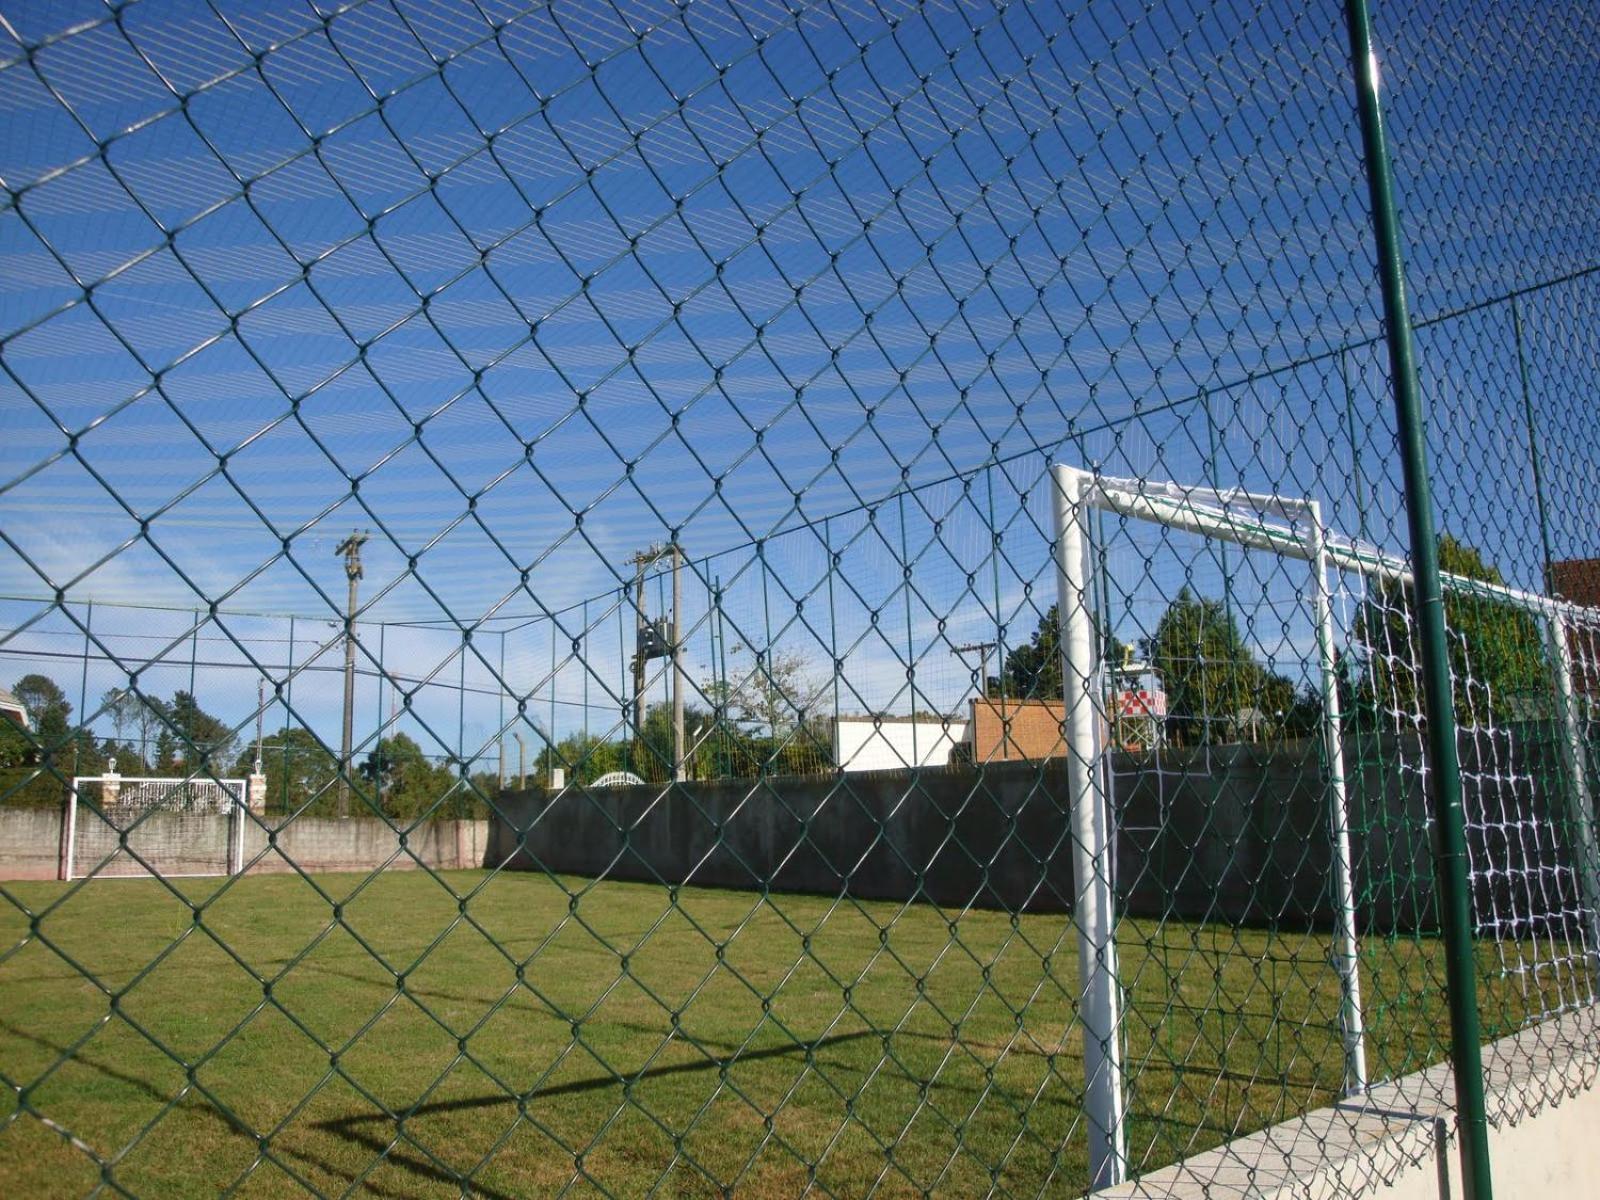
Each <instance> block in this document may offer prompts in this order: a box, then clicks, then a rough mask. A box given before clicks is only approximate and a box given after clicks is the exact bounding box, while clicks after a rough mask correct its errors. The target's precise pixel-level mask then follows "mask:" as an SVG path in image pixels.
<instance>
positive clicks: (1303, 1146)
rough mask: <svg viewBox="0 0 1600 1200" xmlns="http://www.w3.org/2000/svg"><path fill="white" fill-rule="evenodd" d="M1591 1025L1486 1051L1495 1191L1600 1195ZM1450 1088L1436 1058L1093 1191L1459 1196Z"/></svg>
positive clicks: (1274, 1198)
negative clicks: (1347, 1096) (1360, 1092)
mask: <svg viewBox="0 0 1600 1200" xmlns="http://www.w3.org/2000/svg"><path fill="white" fill-rule="evenodd" d="M1597 1022H1600V1009H1596V1008H1593V1007H1591V1008H1586V1009H1578V1010H1575V1011H1573V1012H1569V1013H1565V1014H1563V1015H1562V1016H1560V1017H1557V1018H1554V1019H1552V1020H1549V1021H1545V1022H1543V1023H1541V1024H1538V1025H1534V1026H1531V1027H1530V1028H1528V1029H1525V1030H1523V1031H1522V1032H1521V1033H1518V1034H1514V1035H1512V1036H1511V1037H1507V1038H1503V1039H1501V1040H1500V1041H1498V1042H1492V1043H1490V1044H1489V1045H1488V1046H1486V1047H1485V1048H1484V1052H1483V1060H1484V1063H1485V1069H1484V1076H1485V1078H1484V1090H1485V1092H1486V1102H1487V1105H1486V1106H1487V1110H1488V1115H1489V1124H1490V1128H1489V1161H1490V1174H1491V1176H1492V1182H1493V1186H1494V1194H1495V1196H1496V1197H1497V1200H1590V1198H1591V1197H1593V1196H1595V1195H1596V1194H1600V1138H1596V1137H1595V1136H1594V1131H1595V1130H1596V1129H1597V1128H1600V1087H1597V1086H1596V1084H1597V1083H1600V1027H1597ZM1454 1095H1455V1083H1454V1077H1453V1076H1452V1075H1451V1072H1450V1068H1449V1066H1448V1065H1441V1066H1437V1067H1432V1068H1430V1069H1428V1070H1426V1071H1422V1072H1419V1073H1417V1074H1415V1075H1408V1076H1405V1077H1404V1078H1402V1079H1398V1080H1395V1081H1394V1082H1393V1083H1386V1084H1381V1085H1379V1086H1378V1087H1375V1088H1373V1089H1372V1091H1371V1092H1370V1093H1369V1094H1368V1095H1366V1096H1365V1097H1361V1098H1358V1099H1351V1100H1346V1101H1344V1102H1342V1103H1340V1104H1336V1105H1333V1106H1331V1107H1329V1108H1324V1109H1318V1110H1317V1111H1315V1112H1311V1113H1308V1114H1306V1115H1305V1116H1303V1117H1297V1118H1295V1119H1293V1120H1291V1121H1286V1122H1284V1123H1283V1124H1281V1125H1274V1126H1271V1127H1269V1128H1267V1129H1263V1130H1262V1131H1260V1132H1259V1133H1253V1134H1251V1135H1249V1136H1248V1137H1242V1138H1236V1139H1234V1140H1233V1141H1231V1142H1228V1143H1226V1144H1224V1145H1222V1146H1219V1147H1217V1148H1216V1149H1215V1150H1208V1151H1206V1152H1205V1153H1203V1154H1198V1155H1196V1156H1194V1157H1193V1158H1190V1159H1187V1160H1185V1161H1183V1162H1180V1163H1175V1164H1174V1165H1172V1166H1170V1167H1164V1168H1162V1169H1161V1170H1159V1171H1153V1172H1151V1173H1149V1174H1148V1175H1145V1176H1143V1177H1142V1178H1140V1179H1136V1180H1132V1181H1130V1182H1128V1183H1125V1184H1120V1185H1118V1186H1117V1187H1114V1188H1108V1189H1106V1190H1104V1191H1100V1192H1096V1193H1094V1194H1095V1196H1096V1197H1097V1198H1103V1200H1136V1198H1137V1200H1146V1198H1149V1200H1154V1198H1155V1197H1162V1198H1163V1200H1214V1198H1215V1197H1219V1196H1228V1197H1252V1198H1254V1200H1307V1198H1309V1197H1328V1198H1329V1200H1332V1198H1333V1197H1339V1198H1340V1200H1359V1198H1360V1197H1364V1196H1373V1197H1374V1198H1377V1197H1381V1198H1382V1200H1460V1197H1461V1196H1462V1195H1463V1194H1464V1193H1463V1190H1462V1178H1461V1155H1460V1151H1461V1146H1460V1139H1459V1138H1458V1136H1457V1132H1456V1125H1455V1114H1454V1112H1453V1110H1452V1101H1453V1100H1454Z"/></svg>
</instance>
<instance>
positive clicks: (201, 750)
mask: <svg viewBox="0 0 1600 1200" xmlns="http://www.w3.org/2000/svg"><path fill="white" fill-rule="evenodd" d="M163 716H164V717H165V720H164V721H163V722H162V729H161V732H160V733H158V734H157V735H156V765H157V767H158V768H159V769H160V770H162V771H171V770H175V769H176V768H177V767H178V766H179V764H182V767H183V769H184V771H185V772H194V773H197V774H202V773H215V774H219V775H220V774H222V773H223V772H224V771H225V770H226V769H227V764H228V763H229V762H231V761H232V759H233V753H234V749H235V748H236V747H237V745H238V742H239V739H238V737H237V736H235V734H234V732H233V730H232V729H231V728H229V726H228V723H227V722H226V721H224V720H223V719H222V718H221V717H216V716H213V715H212V714H210V713H208V712H206V710H205V709H203V708H201V707H200V704H199V702H198V701H197V700H196V699H195V698H194V696H193V695H192V694H190V693H189V692H184V691H178V692H174V693H173V695H172V702H171V703H170V704H168V705H166V707H165V711H164V713H163Z"/></svg>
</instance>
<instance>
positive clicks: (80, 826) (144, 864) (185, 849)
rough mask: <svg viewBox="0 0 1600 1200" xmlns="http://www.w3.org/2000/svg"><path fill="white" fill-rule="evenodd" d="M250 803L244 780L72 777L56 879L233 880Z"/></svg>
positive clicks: (241, 853)
mask: <svg viewBox="0 0 1600 1200" xmlns="http://www.w3.org/2000/svg"><path fill="white" fill-rule="evenodd" d="M248 797H249V787H248V784H247V782H246V781H245V780H243V779H210V778H203V779H202V778H176V777H174V778H159V777H152V776H132V775H80V776H77V777H76V778H74V779H73V781H72V789H71V791H70V793H69V794H68V796H67V812H66V821H65V822H64V823H63V833H62V849H61V878H62V879H77V878H82V877H86V876H91V875H92V876H94V877H95V878H107V877H118V876H140V875H145V876H148V875H160V876H161V877H162V878H164V879H173V878H181V877H184V876H198V875H237V874H238V873H239V871H240V870H242V869H243V864H244V827H245V823H246V821H247V820H248V818H247V817H246V815H245V811H246V808H247V806H248Z"/></svg>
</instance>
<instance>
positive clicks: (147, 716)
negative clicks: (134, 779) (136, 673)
mask: <svg viewBox="0 0 1600 1200" xmlns="http://www.w3.org/2000/svg"><path fill="white" fill-rule="evenodd" d="M100 704H101V707H102V708H104V709H105V711H106V713H107V715H109V716H110V718H111V728H112V731H113V741H114V742H115V743H116V745H117V747H118V752H119V753H124V754H128V755H131V756H133V758H134V759H135V760H136V761H137V764H138V767H139V769H141V770H145V769H149V765H150V763H151V760H152V757H153V756H152V751H153V750H154V747H155V740H156V737H157V735H158V734H159V733H160V731H161V730H162V729H164V728H165V725H164V722H163V717H165V716H166V715H167V713H168V706H167V703H166V701H164V700H161V699H160V698H158V697H156V696H145V695H141V694H140V693H138V692H136V691H134V690H133V689H132V688H112V689H111V690H110V691H108V692H106V693H105V694H104V695H102V696H101V697H100ZM125 734H126V735H129V736H126V737H125V736H124V735H125ZM127 765H130V766H131V765H134V764H127ZM123 773H124V774H127V771H126V770H124V772H123Z"/></svg>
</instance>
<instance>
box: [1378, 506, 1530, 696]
mask: <svg viewBox="0 0 1600 1200" xmlns="http://www.w3.org/2000/svg"><path fill="white" fill-rule="evenodd" d="M1439 568H1440V570H1442V571H1444V572H1445V573H1447V574H1450V575H1455V576H1458V577H1460V578H1462V579H1469V580H1478V581H1480V582H1483V583H1492V584H1503V583H1504V582H1505V580H1504V577H1503V576H1502V575H1501V574H1500V572H1499V570H1498V569H1497V568H1495V567H1494V566H1493V565H1491V564H1490V563H1488V562H1486V561H1485V560H1484V558H1483V555H1482V554H1481V553H1480V552H1479V551H1477V550H1475V549H1474V548H1473V547H1471V546H1469V545H1467V544H1466V543H1464V542H1461V541H1458V540H1457V539H1456V538H1454V537H1452V536H1450V535H1449V534H1444V535H1442V536H1441V537H1440V538H1439ZM1444 620H1445V631H1446V636H1447V638H1448V641H1449V657H1450V678H1451V690H1452V693H1453V695H1454V698H1455V710H1456V720H1457V721H1458V722H1459V723H1460V724H1462V725H1481V724H1488V723H1491V722H1495V721H1505V720H1507V719H1511V718H1515V717H1518V716H1525V715H1528V714H1529V713H1530V712H1535V711H1538V710H1540V709H1542V708H1544V707H1547V702H1548V698H1549V697H1550V696H1551V694H1552V692H1551V689H1552V680H1551V676H1550V669H1549V666H1548V664H1547V663H1546V661H1545V651H1544V639H1543V638H1542V637H1541V636H1540V629H1539V622H1538V619H1537V618H1536V617H1535V616H1534V615H1533V614H1532V613H1530V612H1528V611H1527V610H1526V609H1524V608H1521V607H1519V606H1517V605H1515V604H1510V603H1508V602H1506V601H1504V600H1499V599H1496V598H1494V597H1492V596H1481V595H1474V594H1472V593H1470V592H1467V591H1464V590H1463V589H1461V588H1452V587H1450V586H1449V585H1448V584H1447V585H1446V587H1445V591H1444ZM1355 640H1356V642H1357V644H1358V646H1359V648H1360V650H1361V652H1362V653H1363V655H1364V658H1365V661H1366V665H1367V672H1366V678H1365V679H1364V680H1363V682H1362V684H1361V686H1360V690H1361V691H1363V692H1364V693H1365V694H1363V695H1359V696H1358V697H1357V703H1358V706H1359V707H1363V708H1365V709H1367V710H1368V711H1371V712H1376V711H1380V710H1390V711H1397V712H1401V713H1408V714H1410V713H1416V714H1420V713H1421V712H1422V711H1423V707H1422V684H1421V679H1420V670H1421V665H1422V659H1421V646H1420V644H1419V641H1418V635H1417V623H1416V610H1415V605H1414V595H1413V592H1412V589H1411V588H1410V587H1409V586H1407V585H1405V584H1402V583H1400V582H1398V581H1396V580H1392V579H1384V580H1382V581H1380V582H1379V583H1377V584H1375V585H1374V586H1373V587H1372V589H1371V590H1370V591H1369V593H1368V596H1367V599H1366V600H1365V601H1364V602H1363V604H1362V606H1361V610H1360V613H1359V615H1358V616H1357V618H1356V628H1355Z"/></svg>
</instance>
